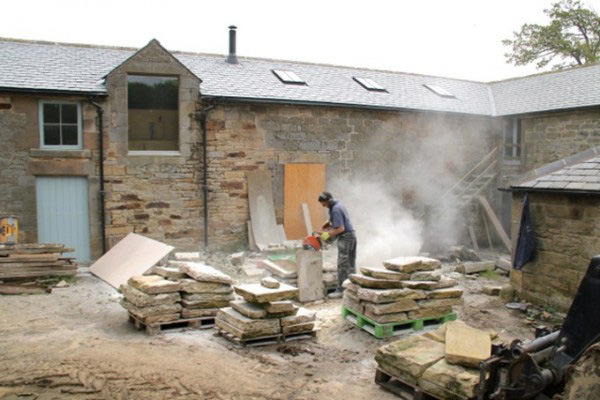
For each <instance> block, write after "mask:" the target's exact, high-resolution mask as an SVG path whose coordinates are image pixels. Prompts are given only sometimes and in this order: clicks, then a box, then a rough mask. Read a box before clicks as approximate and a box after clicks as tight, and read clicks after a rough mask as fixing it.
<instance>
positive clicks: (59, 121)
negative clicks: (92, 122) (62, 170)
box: [40, 101, 82, 149]
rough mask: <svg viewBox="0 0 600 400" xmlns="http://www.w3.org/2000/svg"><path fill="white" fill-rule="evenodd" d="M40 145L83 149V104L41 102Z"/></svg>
mask: <svg viewBox="0 0 600 400" xmlns="http://www.w3.org/2000/svg"><path fill="white" fill-rule="evenodd" d="M40 147H41V148H56V149H81V147H82V146H81V105H80V104H79V103H76V102H63V101H42V102H40Z"/></svg>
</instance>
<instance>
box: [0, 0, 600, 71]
mask: <svg viewBox="0 0 600 400" xmlns="http://www.w3.org/2000/svg"><path fill="white" fill-rule="evenodd" d="M552 3H553V1H551V0H410V1H406V0H370V1H367V0H360V1H358V0H303V1H298V0H293V1H292V0H212V1H206V0H170V1H164V0H162V1H158V0H146V1H138V0H119V1H115V0H103V1H90V0H88V1H85V0H77V1H72V0H52V1H48V0H18V1H9V0H3V1H1V2H0V5H1V7H0V37H3V38H17V39H31V40H46V41H56V42H68V43H85V44H98V45H108V46H126V47H134V48H140V47H142V46H144V45H145V44H147V43H148V42H149V41H150V40H151V39H157V40H158V41H159V42H160V43H161V44H162V45H163V46H164V47H166V48H167V49H169V50H171V51H175V50H180V51H191V52H198V53H213V54H215V53H216V54H226V53H227V51H228V26H229V25H236V26H237V27H238V33H237V38H238V41H237V53H238V55H240V56H247V57H260V58H271V59H279V60H291V61H304V62H311V63H318V64H333V65H344V66H351V67H359V68H371V69H378V70H390V71H397V72H407V73H417V74H424V75H435V76H443V77H449V78H458V79H467V80H474V81H483V82H488V81H495V80H502V79H508V78H512V77H517V76H525V75H530V74H534V73H537V72H541V70H536V69H535V67H534V66H532V65H529V66H521V67H515V66H513V65H510V64H507V63H506V58H505V57H504V54H505V53H506V52H507V51H508V48H507V47H505V46H503V45H502V43H501V41H502V39H510V38H512V35H513V32H514V31H518V30H519V29H520V27H521V26H522V25H523V24H524V23H540V24H544V23H546V22H547V17H546V15H545V14H544V13H543V10H544V9H546V8H549V7H550V5H551V4H552ZM583 3H584V4H585V5H587V6H588V7H591V8H593V9H594V10H596V11H600V0H583Z"/></svg>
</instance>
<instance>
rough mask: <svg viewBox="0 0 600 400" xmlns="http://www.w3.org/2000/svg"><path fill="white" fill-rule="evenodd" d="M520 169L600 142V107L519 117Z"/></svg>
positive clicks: (544, 162) (585, 148)
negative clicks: (521, 160) (521, 159)
mask: <svg viewBox="0 0 600 400" xmlns="http://www.w3.org/2000/svg"><path fill="white" fill-rule="evenodd" d="M521 132H522V135H523V169H522V170H523V172H525V171H529V170H532V169H534V168H538V167H540V166H542V165H544V164H547V163H550V162H553V161H556V160H560V159H561V158H565V157H568V156H570V155H573V154H575V153H578V152H581V151H584V150H587V149H589V148H590V147H593V146H598V145H600V109H593V110H587V111H569V112H556V113H552V114H544V115H536V116H532V117H527V118H523V119H522V120H521Z"/></svg>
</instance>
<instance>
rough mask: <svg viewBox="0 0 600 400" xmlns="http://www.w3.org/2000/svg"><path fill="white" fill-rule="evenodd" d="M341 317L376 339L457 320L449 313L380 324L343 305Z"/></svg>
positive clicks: (453, 313) (452, 313)
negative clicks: (432, 324)
mask: <svg viewBox="0 0 600 400" xmlns="http://www.w3.org/2000/svg"><path fill="white" fill-rule="evenodd" d="M342 317H344V319H345V320H347V321H350V322H352V323H353V324H354V325H356V326H358V327H359V328H361V329H362V330H364V331H367V332H369V333H370V334H371V335H373V336H375V337H376V338H377V339H383V338H386V337H390V336H396V335H400V334H402V333H405V332H406V331H407V330H413V331H420V330H422V329H423V328H424V327H425V325H429V324H431V323H434V324H443V323H444V322H448V321H454V320H455V319H456V318H457V316H456V313H455V312H451V313H448V314H445V315H442V316H437V317H426V318H419V319H412V320H406V321H399V322H390V323H387V324H380V323H378V322H375V321H373V320H372V319H370V318H368V317H366V316H364V315H363V314H361V313H359V312H356V311H354V310H352V309H351V308H348V307H346V306H344V305H342Z"/></svg>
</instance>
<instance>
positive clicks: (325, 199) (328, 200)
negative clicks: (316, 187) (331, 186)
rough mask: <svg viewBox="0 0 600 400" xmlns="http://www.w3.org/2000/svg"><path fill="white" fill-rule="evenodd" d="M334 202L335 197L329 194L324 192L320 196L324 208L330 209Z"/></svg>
mask: <svg viewBox="0 0 600 400" xmlns="http://www.w3.org/2000/svg"><path fill="white" fill-rule="evenodd" d="M332 201H333V196H332V195H331V193H329V192H323V193H321V194H320V195H319V203H321V205H322V206H323V207H329V206H330V204H331V202H332Z"/></svg>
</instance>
